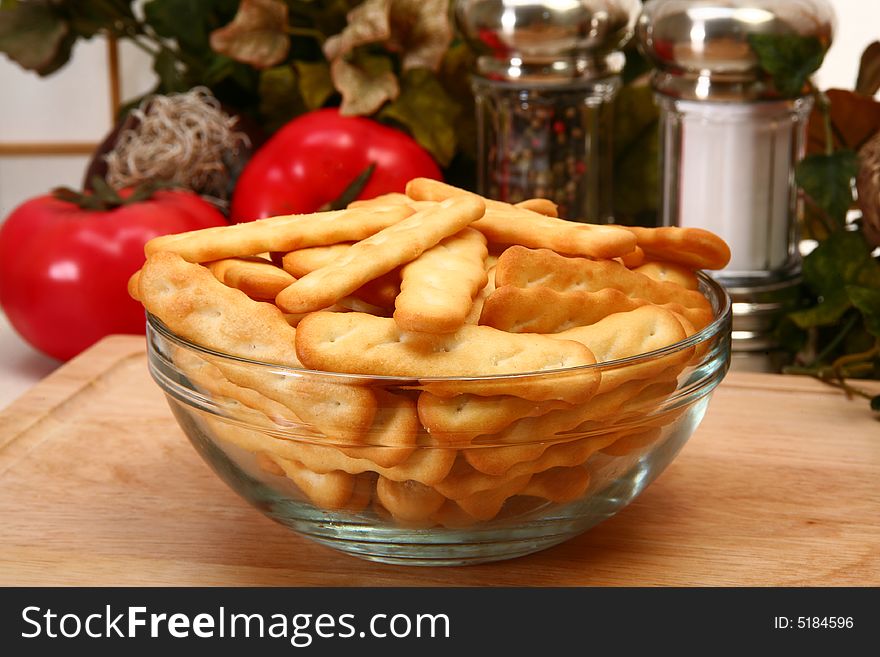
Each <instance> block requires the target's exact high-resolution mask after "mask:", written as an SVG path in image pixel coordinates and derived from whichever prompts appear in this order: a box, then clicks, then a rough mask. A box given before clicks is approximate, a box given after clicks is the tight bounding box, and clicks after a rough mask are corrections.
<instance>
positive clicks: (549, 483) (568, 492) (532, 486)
mask: <svg viewBox="0 0 880 657" xmlns="http://www.w3.org/2000/svg"><path fill="white" fill-rule="evenodd" d="M589 485H590V473H589V472H587V469H586V468H584V467H582V466H581V467H578V466H576V467H573V468H567V467H556V468H550V469H549V470H544V471H543V472H540V473H537V474H534V475H532V478H531V479H530V480H529V483H528V484H526V487H525V488H523V489H522V490H521V491H519V493H518V495H528V496H531V497H540V498H541V499H545V500H547V501H548V502H553V503H555V504H566V503H568V502H572V501H574V500H576V499H578V498H579V497H582V496H583V494H584V493H585V492H586V491H587V487H588V486H589Z"/></svg>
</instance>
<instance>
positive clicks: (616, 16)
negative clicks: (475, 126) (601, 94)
mask: <svg viewBox="0 0 880 657" xmlns="http://www.w3.org/2000/svg"><path fill="white" fill-rule="evenodd" d="M639 8H640V5H639V0H456V3H455V18H456V22H457V24H458V27H459V30H460V31H461V32H462V34H463V35H464V36H465V38H466V39H467V40H468V42H469V43H470V44H471V45H472V46H473V47H474V48H475V49H476V51H477V53H478V55H479V57H478V60H477V72H478V73H479V74H481V75H485V76H487V77H492V78H496V79H500V80H508V81H518V80H520V81H522V80H529V81H537V82H541V81H544V82H553V81H559V80H565V79H568V80H571V79H573V78H582V77H588V78H594V77H600V76H603V75H607V74H609V73H613V72H617V71H618V70H619V69H620V67H621V66H622V63H623V57H622V55H621V54H620V53H617V54H616V56H614V54H615V52H616V51H618V50H619V49H620V48H621V47H622V46H623V44H625V43H626V41H628V40H629V38H630V37H631V36H632V33H633V28H634V25H635V21H636V18H637V16H638V12H639Z"/></svg>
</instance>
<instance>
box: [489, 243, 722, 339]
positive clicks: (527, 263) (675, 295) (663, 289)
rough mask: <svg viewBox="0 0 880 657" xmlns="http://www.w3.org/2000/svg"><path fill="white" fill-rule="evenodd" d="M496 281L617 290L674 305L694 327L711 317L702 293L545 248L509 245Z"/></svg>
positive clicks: (617, 265) (524, 285) (610, 263)
mask: <svg viewBox="0 0 880 657" xmlns="http://www.w3.org/2000/svg"><path fill="white" fill-rule="evenodd" d="M495 284H496V285H497V286H498V288H499V289H500V288H501V287H503V286H505V285H512V286H514V287H522V288H529V287H536V286H544V287H549V288H552V289H554V290H557V291H558V292H577V291H581V292H598V291H600V290H603V289H614V290H618V291H620V292H622V293H624V294H625V295H627V296H628V297H630V298H633V299H644V300H645V301H649V302H650V303H652V304H656V305H667V304H677V305H680V306H681V307H682V308H681V309H677V308H675V307H672V306H670V308H672V309H673V310H676V311H677V312H681V314H683V315H685V316H686V317H687V318H688V319H689V320H690V321H691V322H692V323H693V324H694V325H695V326H697V327H700V328H701V327H703V326H705V325H706V324H708V323H709V322H710V321H711V319H712V316H713V314H712V308H711V306H710V304H709V300H708V299H706V297H704V296H703V295H702V294H701V293H699V292H696V291H694V290H686V289H683V288H682V287H681V286H679V285H676V284H674V283H667V282H663V281H656V280H653V279H651V278H648V277H647V276H643V275H641V274H639V273H637V272H633V271H630V270H629V269H627V268H626V267H624V266H623V265H622V264H620V263H619V262H614V261H612V260H601V261H595V260H588V259H585V258H567V257H564V256H560V255H559V254H557V253H554V252H552V251H548V250H547V249H534V250H533V249H526V248H523V247H511V248H509V249H507V250H506V251H505V252H504V253H503V254H502V255H501V257H500V258H499V259H498V264H497V265H496V267H495Z"/></svg>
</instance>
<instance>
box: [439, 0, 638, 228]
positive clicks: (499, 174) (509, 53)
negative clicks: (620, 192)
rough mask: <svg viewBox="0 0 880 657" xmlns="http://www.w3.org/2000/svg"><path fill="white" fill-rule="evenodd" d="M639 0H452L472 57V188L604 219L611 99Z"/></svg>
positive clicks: (567, 214)
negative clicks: (474, 135) (474, 113)
mask: <svg viewBox="0 0 880 657" xmlns="http://www.w3.org/2000/svg"><path fill="white" fill-rule="evenodd" d="M638 10H639V2H638V0H457V1H456V3H455V16H456V22H457V24H458V26H459V29H460V31H461V32H462V33H463V34H464V36H465V38H467V39H468V41H469V42H470V43H471V44H472V46H473V47H474V48H475V49H476V51H477V54H478V57H477V63H476V71H474V75H473V78H472V83H473V90H474V96H475V99H476V111H477V141H478V144H477V150H478V171H477V188H478V189H477V191H479V192H480V193H481V194H483V195H484V196H488V197H490V198H495V199H499V200H503V201H507V202H510V203H517V202H519V201H522V200H525V199H527V198H531V197H547V198H550V199H552V200H553V201H555V202H556V203H557V204H558V205H559V214H560V216H561V217H564V218H567V219H573V220H579V221H591V222H603V223H604V222H608V221H610V220H611V214H612V211H611V185H612V182H611V176H612V152H611V121H612V102H613V99H614V97H615V95H616V94H617V91H618V89H619V88H620V78H619V75H618V74H619V73H620V70H621V69H622V67H623V63H624V57H623V54H622V53H621V52H620V48H621V47H622V46H623V45H624V43H625V42H626V41H627V40H628V39H629V38H630V37H631V36H632V32H633V28H634V24H635V19H636V17H637V16H638Z"/></svg>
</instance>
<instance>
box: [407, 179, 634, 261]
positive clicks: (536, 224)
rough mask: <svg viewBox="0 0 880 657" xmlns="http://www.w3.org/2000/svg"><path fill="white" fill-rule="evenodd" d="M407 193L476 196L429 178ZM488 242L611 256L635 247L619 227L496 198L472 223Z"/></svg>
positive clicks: (439, 198)
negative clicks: (580, 220)
mask: <svg viewBox="0 0 880 657" xmlns="http://www.w3.org/2000/svg"><path fill="white" fill-rule="evenodd" d="M406 194H407V196H409V197H411V198H413V199H417V200H426V201H442V200H444V199H449V198H455V197H458V196H462V195H467V196H472V197H475V198H480V197H477V196H476V195H475V194H471V193H470V192H466V191H464V190H462V189H458V188H457V187H453V186H451V185H447V184H445V183H442V182H439V181H437V180H431V179H429V178H415V179H413V180H410V181H409V183H407V185H406ZM472 227H473V228H476V229H477V230H479V231H480V232H481V233H483V234H484V235H485V236H486V238H487V239H488V240H489V241H490V242H495V243H498V244H522V245H524V246H528V247H532V248H548V249H553V250H555V251H558V252H559V253H566V254H569V255H578V256H587V257H591V258H615V257H618V256H622V255H624V254H626V253H629V252H631V251H632V250H633V249H634V248H635V246H636V238H635V236H634V235H632V234H631V233H629V232H628V231H626V230H624V229H623V228H621V227H619V226H599V225H596V224H582V223H576V222H573V221H565V220H564V219H558V218H556V217H548V216H546V215H543V214H540V213H538V212H532V211H531V210H527V209H525V208H518V207H515V206H513V205H509V204H507V203H502V202H500V201H492V200H486V213H485V215H484V216H483V218H482V219H480V220H479V221H475V222H474V223H473V226H472Z"/></svg>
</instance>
